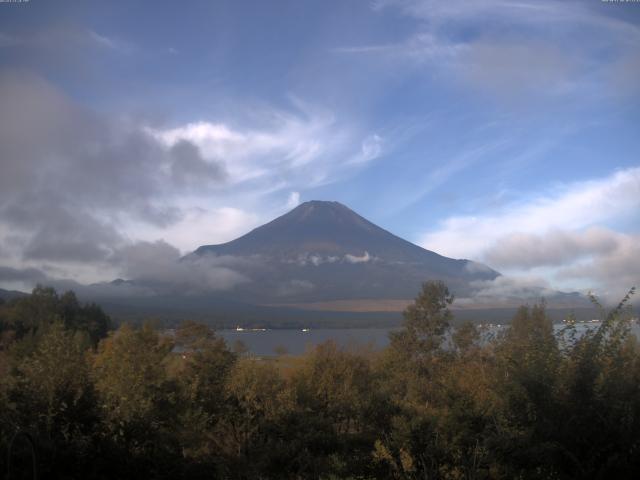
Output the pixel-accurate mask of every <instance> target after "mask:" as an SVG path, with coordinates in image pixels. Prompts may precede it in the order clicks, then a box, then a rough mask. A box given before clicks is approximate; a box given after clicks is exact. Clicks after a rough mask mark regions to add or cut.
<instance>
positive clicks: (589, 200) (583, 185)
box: [418, 167, 640, 258]
mask: <svg viewBox="0 0 640 480" xmlns="http://www.w3.org/2000/svg"><path fill="white" fill-rule="evenodd" d="M639 211H640V167H635V168H629V169H626V170H621V171H618V172H616V173H614V174H612V175H611V176H609V177H607V178H604V179H602V180H594V181H588V182H579V183H574V184H570V185H567V186H565V187H564V188H559V189H558V192H556V193H551V194H547V195H541V196H538V197H535V198H533V199H531V200H529V201H525V202H521V203H516V204H510V205H507V206H506V207H504V208H503V209H502V212H501V213H498V214H494V215H478V216H458V217H451V218H448V219H447V220H445V221H444V222H442V223H441V225H440V227H439V228H438V229H436V230H435V231H432V232H428V233H425V234H424V235H423V236H422V237H421V238H420V239H419V241H418V243H419V244H420V245H422V246H424V247H425V248H429V249H431V250H435V251H437V252H439V253H442V254H444V255H447V256H452V257H456V258H459V257H470V258H483V257H484V254H485V252H487V251H488V250H489V249H490V248H492V247H493V246H494V244H495V243H496V242H497V241H498V240H500V239H503V238H505V237H508V236H509V235H512V234H514V233H531V234H538V235H544V234H546V233H548V232H550V231H553V230H570V231H571V230H579V229H584V228H587V227H590V226H598V225H601V224H604V223H606V222H610V221H614V220H616V219H622V220H625V219H629V218H631V219H633V218H634V217H635V218H637V215H638V212H639Z"/></svg>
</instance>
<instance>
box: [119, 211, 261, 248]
mask: <svg viewBox="0 0 640 480" xmlns="http://www.w3.org/2000/svg"><path fill="white" fill-rule="evenodd" d="M260 223H261V218H260V217H259V216H258V215H257V214H255V213H250V212H248V211H245V210H243V209H240V208H235V207H219V208H201V207H192V208H185V209H184V216H183V218H181V219H180V221H179V222H177V223H174V224H172V225H168V226H165V227H162V228H159V227H154V226H153V225H147V226H141V225H138V224H132V225H130V226H129V228H127V230H130V231H132V232H134V231H135V235H136V239H138V240H145V241H148V242H151V241H153V240H155V239H158V238H162V239H163V240H164V241H166V242H168V243H170V244H171V245H175V246H176V247H177V248H178V249H179V250H180V251H181V252H182V253H183V254H186V253H189V252H192V251H193V250H195V249H196V248H197V247H199V246H201V245H212V244H218V243H224V242H228V241H230V240H233V239H235V238H237V237H239V236H240V235H243V234H245V233H247V232H248V231H249V230H251V229H252V228H254V227H256V226H258V225H259V224H260Z"/></svg>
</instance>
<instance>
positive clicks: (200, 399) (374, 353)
mask: <svg viewBox="0 0 640 480" xmlns="http://www.w3.org/2000/svg"><path fill="white" fill-rule="evenodd" d="M632 294H633V289H632V290H631V291H630V292H629V294H628V295H627V296H626V297H625V298H624V299H623V300H622V301H621V302H620V304H619V305H618V306H617V307H616V308H614V309H613V310H611V311H609V312H604V311H603V314H602V315H603V317H602V319H603V320H602V322H601V323H600V324H599V325H598V326H597V327H595V328H593V329H592V330H590V331H588V332H587V333H584V334H583V333H580V334H578V332H577V330H576V326H575V323H574V322H573V321H572V320H571V318H569V319H568V321H567V322H566V324H565V327H563V329H562V330H561V331H560V332H556V333H554V329H553V325H552V322H551V320H550V319H549V318H548V316H547V315H546V313H545V305H544V302H540V303H537V304H533V305H525V306H522V307H521V308H520V309H519V310H518V312H517V314H516V315H515V317H514V318H513V319H512V321H511V326H510V327H509V328H507V329H504V332H503V333H501V334H499V335H496V336H494V337H493V338H491V339H489V340H487V339H486V338H483V336H482V332H481V331H480V330H479V328H478V327H477V326H476V325H474V324H472V323H464V324H461V325H459V326H457V327H455V328H454V327H453V326H452V325H453V324H454V323H453V320H454V319H453V315H452V313H451V311H450V309H449V307H450V305H451V303H452V301H453V297H452V295H451V294H450V292H449V290H448V288H447V286H446V285H445V284H444V283H442V282H438V281H429V282H426V283H424V285H423V288H422V290H421V291H420V292H419V294H418V296H417V297H416V299H415V302H414V303H413V304H412V305H410V306H409V307H408V308H407V309H406V310H405V312H404V323H403V327H402V329H400V330H398V331H397V332H394V333H392V334H391V339H390V340H391V341H390V345H389V346H388V347H386V348H384V349H374V348H365V347H361V348H358V347H352V348H342V347H339V346H338V345H336V344H335V343H332V342H327V343H324V344H321V345H318V346H317V347H315V348H313V349H311V350H309V351H308V352H307V353H306V354H304V355H302V356H290V355H285V354H282V355H278V356H275V357H257V356H254V355H251V354H250V353H248V352H246V351H242V350H238V349H232V348H230V347H229V346H228V345H226V344H225V342H224V341H223V340H222V339H221V338H220V337H219V336H217V335H216V333H215V332H214V331H213V330H212V329H211V328H209V327H208V326H207V325H205V324H201V323H196V322H193V321H185V322H183V323H182V324H181V325H180V327H179V328H177V329H176V330H175V333H174V334H172V335H170V334H168V333H166V332H165V331H163V330H162V329H159V328H156V327H154V326H153V325H152V324H150V323H147V324H144V325H129V324H122V325H120V326H118V327H117V328H115V326H114V324H113V323H112V321H111V320H110V318H109V317H108V316H107V315H106V314H105V313H104V312H103V311H102V309H101V308H100V307H99V306H97V305H93V304H87V305H85V304H82V303H80V302H79V301H78V299H77V298H76V296H75V295H74V294H73V293H72V292H67V293H64V294H58V293H57V292H56V291H55V290H53V289H51V288H46V287H37V288H36V289H34V291H33V293H32V294H31V295H30V296H27V297H24V298H19V299H14V300H11V301H7V302H5V303H3V304H1V305H0V380H1V381H0V468H1V471H2V474H3V475H4V474H5V473H6V474H7V478H12V479H13V478H34V473H35V474H36V475H37V478H42V479H45V478H46V479H107V478H152V479H165V478H166V479H169V478H171V479H176V478H184V479H201V478H202V479H205V478H207V479H212V478H220V479H327V480H328V479H378V478H389V479H514V478H519V479H542V478H544V479H569V478H571V479H594V478H608V479H610V478H616V479H624V478H639V475H640V344H639V343H638V340H637V339H636V337H635V336H634V335H632V334H631V331H630V327H631V322H632V318H633V315H632V312H631V308H630V307H629V299H630V296H631V295H632ZM594 301H596V300H595V299H594ZM456 325H458V324H457V323H456ZM34 469H35V470H37V472H34V471H33V470H34Z"/></svg>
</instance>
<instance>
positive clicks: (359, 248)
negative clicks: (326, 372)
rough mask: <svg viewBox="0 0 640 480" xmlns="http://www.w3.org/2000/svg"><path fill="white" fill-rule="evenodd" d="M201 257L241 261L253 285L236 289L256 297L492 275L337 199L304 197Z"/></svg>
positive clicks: (360, 293) (401, 293)
mask: <svg viewBox="0 0 640 480" xmlns="http://www.w3.org/2000/svg"><path fill="white" fill-rule="evenodd" d="M202 256H215V257H226V258H229V259H231V260H229V261H232V260H233V261H235V262H236V263H238V261H237V260H236V259H244V261H245V263H246V265H245V267H242V268H245V269H246V271H244V270H243V271H242V272H241V273H242V274H243V275H244V276H245V277H247V278H251V279H253V283H249V284H246V285H244V286H243V287H242V289H244V290H242V289H240V290H241V291H243V292H245V293H246V294H247V295H249V293H247V292H250V291H251V292H253V293H252V295H257V297H260V298H262V299H263V301H267V300H268V299H270V298H272V297H273V298H280V297H287V298H298V299H301V298H307V299H318V298H321V299H330V298H333V299H336V298H410V297H411V295H413V293H414V292H415V291H417V290H418V289H419V288H420V284H421V282H423V281H425V280H428V279H432V278H437V279H441V280H445V281H446V282H447V283H448V284H449V285H450V286H451V287H453V288H454V291H456V292H460V291H463V290H465V289H467V288H468V286H469V282H470V281H472V280H484V279H492V278H495V277H496V276H497V275H499V274H498V272H495V271H493V270H491V269H490V268H488V267H485V266H483V265H478V264H475V263H473V262H470V261H468V260H455V259H451V258H447V257H443V256H442V255H438V254H437V253H435V252H432V251H429V250H426V249H424V248H422V247H419V246H418V245H414V244H413V243H410V242H408V241H406V240H403V239H402V238H400V237H397V236H396V235H393V234H392V233H390V232H388V231H387V230H385V229H383V228H380V227H379V226H377V225H375V224H373V223H372V222H370V221H369V220H367V219H366V218H364V217H362V216H360V215H358V214H357V213H356V212H354V211H353V210H351V209H350V208H349V207H347V206H345V205H343V204H341V203H339V202H333V201H322V200H311V201H308V202H304V203H302V204H300V205H298V206H297V207H295V208H294V209H293V210H291V211H289V212H287V213H285V214H284V215H282V216H280V217H278V218H276V219H274V220H272V221H271V222H269V223H266V224H264V225H262V226H260V227H258V228H255V229H254V230H252V231H250V232H249V233H247V234H246V235H243V236H242V237H240V238H237V239H235V240H233V241H231V242H228V243H224V244H221V245H204V246H202V247H200V248H198V249H197V250H196V251H195V252H194V254H193V256H192V257H191V258H192V259H197V258H198V257H202ZM225 261H227V260H225ZM238 268H241V267H238ZM238 288H240V287H238ZM252 289H253V290H252ZM240 290H239V291H240ZM257 297H256V298H257Z"/></svg>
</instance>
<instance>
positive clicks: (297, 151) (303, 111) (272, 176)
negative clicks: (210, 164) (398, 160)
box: [147, 100, 382, 188]
mask: <svg viewBox="0 0 640 480" xmlns="http://www.w3.org/2000/svg"><path fill="white" fill-rule="evenodd" d="M294 106H295V110H294V111H290V112H285V111H281V110H275V109H273V110H267V111H264V112H262V113H261V114H257V115H258V116H259V117H260V119H261V120H262V121H261V124H260V125H259V126H258V127H234V126H232V125H231V124H229V123H225V122H217V123H214V122H205V121H201V122H194V123H188V124H186V125H182V126H178V127H175V128H169V129H157V128H148V129H147V131H148V132H149V133H150V134H151V135H152V136H153V137H155V138H157V139H158V140H160V141H161V142H162V143H164V144H165V146H167V147H171V146H173V145H175V144H176V143H178V142H179V141H181V140H187V141H189V142H191V143H193V144H195V145H197V146H198V147H199V149H200V151H201V152H202V154H203V156H204V157H205V158H207V159H215V160H218V161H221V162H223V163H224V165H225V167H226V170H227V172H228V173H229V181H230V182H231V183H235V184H241V183H243V182H245V183H246V182H253V183H255V182H263V183H269V184H271V185H273V184H277V185H279V188H284V187H285V186H287V185H300V186H303V187H309V186H317V185H320V184H325V183H329V182H332V181H334V180H337V179H339V178H341V177H342V176H343V175H344V174H345V171H347V170H349V169H353V168H355V167H357V166H358V165H359V164H364V163H367V162H369V161H371V160H373V159H375V158H377V157H378V156H379V155H380V153H381V144H382V138H381V137H380V136H378V135H377V134H371V135H367V136H365V137H364V139H363V140H361V141H360V140H359V139H360V138H361V133H359V131H358V129H357V128H354V126H353V125H350V124H345V123H344V122H343V121H341V120H340V119H338V118H336V116H335V115H334V114H333V113H332V112H329V111H327V110H325V109H322V108H317V107H313V106H309V105H307V104H305V103H303V102H300V101H299V100H295V101H294Z"/></svg>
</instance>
